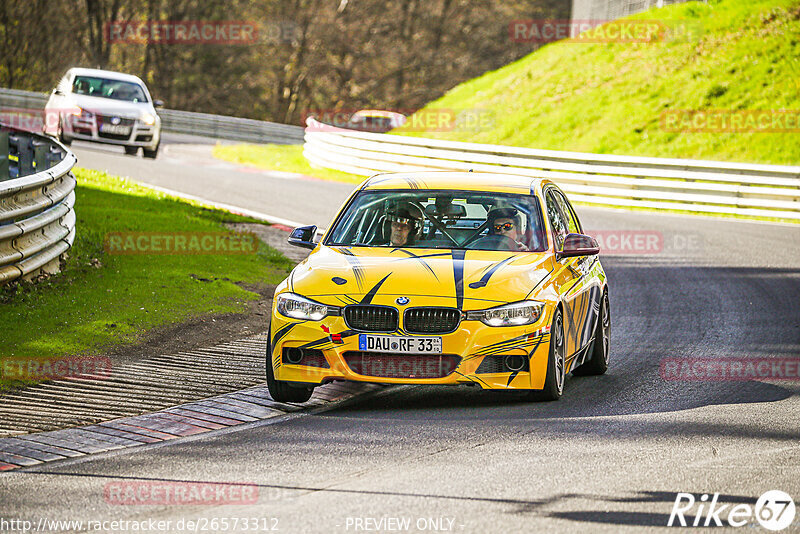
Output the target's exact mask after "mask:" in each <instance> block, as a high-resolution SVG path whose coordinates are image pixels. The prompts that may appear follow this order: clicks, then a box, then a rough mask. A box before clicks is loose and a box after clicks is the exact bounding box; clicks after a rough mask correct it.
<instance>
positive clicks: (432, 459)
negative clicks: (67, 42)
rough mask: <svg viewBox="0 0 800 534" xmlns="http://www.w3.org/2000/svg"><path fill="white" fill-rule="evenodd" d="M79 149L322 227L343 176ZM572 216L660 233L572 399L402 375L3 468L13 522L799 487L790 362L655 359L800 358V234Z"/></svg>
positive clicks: (470, 522)
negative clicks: (194, 497) (699, 376)
mask: <svg viewBox="0 0 800 534" xmlns="http://www.w3.org/2000/svg"><path fill="white" fill-rule="evenodd" d="M73 148H74V151H75V153H76V154H77V156H78V159H79V163H78V165H79V166H82V167H90V168H97V169H101V170H108V171H109V172H111V173H113V174H122V175H127V176H130V177H132V178H134V179H136V180H139V181H142V182H145V183H149V184H154V185H158V186H161V187H164V188H169V189H173V190H179V191H182V192H185V193H188V194H192V195H195V196H199V197H202V198H207V199H209V200H215V201H219V202H224V203H228V204H233V205H237V206H241V207H243V208H248V209H251V210H256V211H259V212H263V213H267V214H270V215H274V216H278V217H282V218H286V219H290V220H294V221H298V222H302V223H314V224H318V225H320V226H322V227H326V226H327V225H328V224H329V222H330V219H331V217H332V215H333V214H334V212H335V210H336V209H337V208H338V205H339V203H340V202H341V201H342V200H343V199H344V198H346V196H347V194H348V193H349V191H351V189H352V186H350V185H348V184H340V183H333V182H324V181H315V180H308V179H298V178H296V177H287V176H285V175H276V174H271V173H268V172H251V171H242V170H240V169H239V168H238V167H237V166H235V165H230V164H226V163H222V162H215V161H214V160H212V159H210V158H209V157H208V155H207V154H208V147H203V146H197V145H183V144H170V145H167V147H166V149H167V150H165V151H164V152H163V153H162V154H161V155H160V156H159V159H157V160H155V161H149V160H144V159H142V158H141V157H138V158H135V159H134V158H130V157H126V156H124V155H122V154H121V153H118V152H116V151H115V150H111V149H108V148H103V147H96V146H90V145H82V144H78V143H76V144H75V145H74V146H73ZM119 152H121V150H120V151H119ZM76 209H78V210H79V209H80V205H78V206H76ZM579 215H580V216H581V218H582V221H583V224H584V226H585V227H586V228H588V229H590V230H604V231H609V232H611V233H610V234H605V235H618V236H619V235H628V234H625V232H629V231H645V232H657V233H658V234H659V235H660V236H661V241H660V243H661V246H660V247H659V249H658V250H655V251H653V250H651V251H650V252H652V253H651V254H625V255H609V254H603V253H602V252H601V259H602V262H603V265H604V267H605V269H606V272H607V273H608V276H609V280H610V289H611V293H610V296H611V314H612V335H611V367H610V369H609V372H608V374H606V375H605V376H602V377H586V378H577V377H570V378H568V380H567V383H566V386H565V392H564V397H562V399H561V400H560V401H558V402H553V403H542V404H537V403H524V402H520V401H518V400H517V399H515V398H514V397H512V396H509V395H502V394H498V393H494V394H490V393H484V392H482V391H479V390H477V389H473V388H467V387H458V388H447V387H409V386H403V387H397V388H390V389H387V390H384V391H382V392H380V393H378V394H372V395H367V396H366V397H362V398H361V399H359V400H356V401H354V402H352V403H350V404H348V405H346V406H342V407H337V408H334V409H332V410H328V411H324V412H319V413H313V412H312V413H310V414H304V415H296V416H288V417H286V418H279V420H278V421H277V422H276V421H275V420H272V421H269V422H260V423H253V424H248V425H242V426H239V427H236V428H233V429H228V430H220V431H215V432H211V433H208V434H205V435H202V436H197V437H194V438H187V439H182V440H177V441H174V442H168V443H164V444H155V445H150V446H144V447H138V448H136V449H135V450H128V451H120V452H117V453H105V454H100V455H96V456H91V457H87V458H83V459H76V460H66V461H61V462H56V463H52V464H45V465H42V466H39V467H35V468H28V469H22V470H18V471H14V472H10V473H5V474H2V475H0V495H2V512H3V513H2V516H3V517H15V518H24V519H29V520H32V521H34V524H36V522H37V521H39V519H40V518H46V519H48V520H69V519H71V520H84V521H88V520H109V521H111V520H135V521H142V520H150V519H153V520H163V521H172V523H171V527H170V530H169V531H171V532H185V531H188V530H185V529H182V528H181V527H185V525H186V523H185V521H186V520H196V519H198V518H201V519H203V520H208V521H209V523H201V524H210V521H211V520H212V519H215V518H216V519H218V520H219V519H222V518H228V519H229V520H231V521H232V520H233V519H234V518H260V519H261V520H262V521H261V522H260V523H259V525H258V529H252V528H251V529H250V530H249V531H250V532H253V531H261V530H270V529H273V528H274V529H275V530H277V531H280V532H365V531H377V530H380V531H411V532H416V531H438V532H443V531H447V532H449V531H452V532H485V531H491V532H527V531H533V530H534V529H543V530H545V531H547V532H572V531H584V532H585V531H593V532H594V531H598V532H599V531H605V532H620V531H626V532H639V531H641V530H642V529H643V527H659V526H661V527H663V526H666V524H667V521H668V519H669V516H670V512H671V510H672V508H673V503H674V501H675V499H676V494H677V493H678V492H684V493H691V494H693V495H694V496H695V497H696V498H697V500H698V504H699V500H700V496H701V495H702V494H704V493H705V494H710V495H713V494H715V493H718V494H719V497H718V502H719V504H720V505H723V504H727V505H728V507H727V509H726V510H725V511H723V512H722V514H721V515H720V517H721V519H723V520H724V519H725V518H726V516H727V514H728V512H729V511H730V509H731V508H732V507H733V506H734V505H736V504H749V505H750V506H751V507H752V506H753V505H754V504H755V502H756V499H758V497H759V496H760V495H761V494H763V493H764V492H765V491H767V490H782V491H784V492H787V493H788V494H789V495H794V496H797V495H800V399H799V398H798V394H799V393H800V382H799V381H798V377H797V374H796V373H797V370H796V369H795V376H794V379H793V380H772V379H770V380H738V381H720V380H717V381H690V380H684V379H680V377H677V378H679V379H669V378H676V377H674V376H662V373H661V370H660V368H661V364H662V360H663V359H665V358H709V359H721V358H763V359H767V360H768V361H770V362H774V361H777V360H776V359H778V358H783V357H788V356H793V357H796V356H797V355H798V354H800V267H798V265H799V264H800V227H797V226H788V225H776V224H767V223H754V222H742V221H738V220H726V219H717V218H699V217H689V216H679V215H666V214H663V215H662V214H657V213H650V212H625V211H617V210H610V209H600V208H586V207H584V208H579ZM119 482H154V483H162V482H163V483H166V482H178V483H184V482H187V483H191V482H218V483H243V484H249V485H254V486H255V488H257V494H258V498H257V499H256V502H255V503H251V504H227V505H226V504H222V505H219V506H207V505H205V506H201V505H193V504H184V505H173V506H165V505H130V504H128V505H119V504H117V503H116V502H115V501H114V499H110V498H109V497H108V493H107V491H106V490H107V488H108V484H109V483H119ZM696 515H701V517H700V518H699V519H700V520H701V521H705V515H704V514H702V513H701V514H698V506H697V505H695V506H694V507H693V508H692V509H690V510H689V511H687V512H686V519H687V521H689V522H691V521H694V518H695V516H696ZM273 518H275V519H277V521H274V520H273ZM181 519H183V520H184V523H183V524H181V525H179V524H178V522H179V521H180V520H181ZM406 521H407V523H406ZM794 521H795V523H794V525H792V526H791V527H790V528H788V529H786V530H785V532H799V531H800V514H798V516H797V517H795V520H794ZM750 523H751V524H752V526H753V527H755V528H757V529H759V530H758V531H764V530H763V528H762V527H761V526H760V525H759V524H758V523H757V522H756V518H755V517H751V518H750ZM701 524H703V523H701ZM405 525H408V528H404V527H405ZM725 525H726V526H727V523H725ZM395 527H396V528H395ZM743 529H747V530H744V531H748V532H750V531H751V530H749V529H748V527H747V526H745V527H743ZM196 530H201V529H196ZM215 530H216V531H218V532H223V531H224V530H222V527H221V526H219V525H218V527H217V528H216V529H215ZM239 530H241V527H240V529H239ZM119 531H122V530H119ZM211 531H214V530H211Z"/></svg>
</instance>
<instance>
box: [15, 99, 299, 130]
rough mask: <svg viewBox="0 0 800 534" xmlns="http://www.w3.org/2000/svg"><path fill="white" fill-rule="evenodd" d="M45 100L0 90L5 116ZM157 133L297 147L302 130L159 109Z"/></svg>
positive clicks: (39, 106) (41, 106)
mask: <svg viewBox="0 0 800 534" xmlns="http://www.w3.org/2000/svg"><path fill="white" fill-rule="evenodd" d="M47 98H48V96H47V95H46V94H44V93H35V92H31V91H20V90H18V89H2V88H0V107H2V108H4V111H5V112H6V113H9V112H10V113H13V111H14V110H15V109H18V110H25V111H27V112H30V111H31V110H44V106H45V104H47ZM157 111H158V116H159V117H161V129H162V131H164V132H168V133H179V134H189V135H198V136H203V137H210V138H214V139H231V140H234V141H246V142H250V143H278V144H300V143H302V142H303V128H302V127H301V126H292V125H289V124H279V123H275V122H267V121H258V120H253V119H240V118H237V117H226V116H224V115H211V114H207V113H193V112H190V111H177V110H173V109H159V110H157Z"/></svg>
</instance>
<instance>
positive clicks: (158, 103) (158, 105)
mask: <svg viewBox="0 0 800 534" xmlns="http://www.w3.org/2000/svg"><path fill="white" fill-rule="evenodd" d="M153 107H154V108H163V107H164V101H163V100H153Z"/></svg>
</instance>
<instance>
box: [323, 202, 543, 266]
mask: <svg viewBox="0 0 800 534" xmlns="http://www.w3.org/2000/svg"><path fill="white" fill-rule="evenodd" d="M325 244H326V245H331V246H337V245H338V246H373V247H402V248H436V249H474V250H503V251H532V252H534V251H543V250H545V248H546V241H545V239H544V231H543V222H542V216H541V211H540V208H539V202H538V201H537V200H536V197H535V196H533V195H515V194H505V193H494V192H486V191H453V190H414V191H409V190H402V191H388V190H378V191H362V192H360V193H358V195H357V196H356V197H355V198H354V199H353V200H352V201H351V202H350V204H349V205H348V206H347V208H346V209H345V211H344V212H343V213H342V214H341V215H340V216H339V218H338V219H337V220H336V222H335V225H334V227H333V228H332V229H331V230H330V231H329V232H328V237H327V239H326V241H325Z"/></svg>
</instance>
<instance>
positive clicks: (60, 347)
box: [0, 169, 292, 390]
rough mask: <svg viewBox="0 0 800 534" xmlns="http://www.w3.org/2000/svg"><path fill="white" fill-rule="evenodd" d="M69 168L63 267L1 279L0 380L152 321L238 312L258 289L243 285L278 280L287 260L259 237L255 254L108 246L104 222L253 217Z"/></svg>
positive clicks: (111, 225)
mask: <svg viewBox="0 0 800 534" xmlns="http://www.w3.org/2000/svg"><path fill="white" fill-rule="evenodd" d="M75 176H76V177H77V179H78V186H77V189H76V197H77V200H76V207H75V210H76V213H77V217H78V220H77V228H78V232H77V236H76V239H75V243H74V246H73V248H72V249H71V250H70V252H69V259H68V260H67V262H66V264H65V268H64V270H63V272H62V273H61V274H60V275H57V276H53V277H50V278H47V279H45V280H40V281H39V282H37V283H35V284H29V283H25V282H22V283H15V284H12V285H9V286H6V287H2V288H0V332H2V333H3V336H2V337H3V349H2V353H0V364H2V365H0V371H2V372H3V374H2V378H0V390H2V389H7V388H10V387H15V386H19V385H23V384H25V383H30V382H31V380H27V379H24V377H21V376H20V373H19V367H18V364H19V363H20V362H30V361H38V360H44V361H46V360H49V359H53V358H64V357H68V356H76V355H77V356H88V355H95V354H101V353H102V351H103V349H104V348H109V347H112V346H118V345H122V344H131V343H135V342H137V341H140V340H141V339H142V338H143V336H144V334H146V333H147V332H148V331H150V330H152V329H154V328H158V327H163V326H169V325H172V324H176V323H180V322H183V321H186V320H189V319H192V318H196V317H200V316H208V315H211V316H213V315H216V314H226V313H242V312H244V311H245V310H246V309H247V303H248V301H251V300H255V299H258V298H259V295H258V294H257V293H254V292H253V291H250V290H248V289H246V287H249V288H251V289H252V288H253V287H263V286H266V285H271V284H276V283H278V282H279V281H280V280H282V279H283V278H284V277H285V276H286V275H287V273H288V271H289V270H290V269H291V267H292V263H291V262H290V261H289V260H288V259H286V258H285V257H284V256H283V255H282V254H280V253H279V252H277V251H276V250H274V249H271V248H269V247H267V246H265V245H264V244H260V245H259V246H258V249H257V251H256V252H255V253H253V254H225V255H223V254H202V255H200V254H193V255H189V254H182V255H145V254H136V255H119V254H109V253H108V252H107V251H106V250H105V240H106V236H107V234H108V233H110V232H158V233H163V234H170V233H172V232H192V233H196V232H209V233H219V232H228V231H229V230H228V229H227V228H226V227H225V226H224V223H226V222H254V221H253V220H252V219H249V218H247V217H241V216H238V215H233V214H230V213H227V212H223V211H219V210H214V209H208V208H205V207H202V206H200V205H198V204H196V203H191V202H187V201H184V200H180V199H176V198H174V197H170V196H168V195H166V194H163V193H160V192H157V191H154V190H151V189H148V188H146V187H142V186H139V185H136V184H134V183H132V182H129V181H127V180H124V179H121V178H117V177H113V176H109V175H107V174H105V173H102V172H97V171H90V170H85V169H76V170H75ZM256 222H257V221H256ZM23 374H24V373H23Z"/></svg>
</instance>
